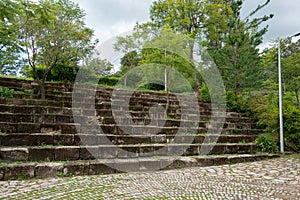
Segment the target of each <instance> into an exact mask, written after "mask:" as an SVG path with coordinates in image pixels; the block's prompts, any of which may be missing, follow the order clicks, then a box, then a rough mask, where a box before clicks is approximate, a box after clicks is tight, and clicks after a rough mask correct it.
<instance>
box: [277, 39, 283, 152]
mask: <svg viewBox="0 0 300 200" xmlns="http://www.w3.org/2000/svg"><path fill="white" fill-rule="evenodd" d="M278 82H279V123H280V153H284V138H283V114H282V80H281V49H280V40H279V42H278Z"/></svg>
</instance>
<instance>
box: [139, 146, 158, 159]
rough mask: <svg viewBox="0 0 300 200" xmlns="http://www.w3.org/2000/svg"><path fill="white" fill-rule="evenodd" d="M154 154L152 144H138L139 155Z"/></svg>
mask: <svg viewBox="0 0 300 200" xmlns="http://www.w3.org/2000/svg"><path fill="white" fill-rule="evenodd" d="M153 155H154V146H153V145H140V147H139V157H150V156H153Z"/></svg>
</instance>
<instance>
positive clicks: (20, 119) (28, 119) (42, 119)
mask: <svg viewBox="0 0 300 200" xmlns="http://www.w3.org/2000/svg"><path fill="white" fill-rule="evenodd" d="M129 115H131V114H129ZM100 116H101V115H100ZM100 116H99V117H98V123H99V124H124V125H126V124H127V125H130V124H132V123H134V124H135V125H149V124H151V125H154V126H159V127H161V126H165V127H180V126H185V127H193V126H198V127H209V126H213V127H215V126H219V125H220V126H221V125H223V128H238V129H251V128H255V127H256V124H255V123H243V122H235V123H231V122H226V120H225V122H224V123H222V124H221V122H217V121H216V122H213V121H212V122H208V121H199V122H197V121H189V120H185V119H184V118H183V119H182V120H181V119H171V118H162V117H164V115H159V114H157V116H155V114H154V115H153V116H152V117H153V119H150V118H149V117H131V116H128V117H125V114H124V115H123V117H117V118H112V117H102V116H101V117H100ZM119 116H122V115H119ZM74 117H75V118H76V119H77V121H80V122H81V123H88V121H89V118H88V117H84V116H76V115H75V116H72V115H60V114H42V115H40V114H17V113H1V112H0V121H1V122H11V123H75V122H74ZM181 117H184V116H181Z"/></svg>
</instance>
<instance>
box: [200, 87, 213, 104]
mask: <svg viewBox="0 0 300 200" xmlns="http://www.w3.org/2000/svg"><path fill="white" fill-rule="evenodd" d="M200 100H201V101H204V102H211V98H210V93H209V89H208V87H207V86H206V85H204V86H203V87H201V89H200Z"/></svg>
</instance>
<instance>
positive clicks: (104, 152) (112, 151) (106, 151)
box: [99, 146, 118, 159]
mask: <svg viewBox="0 0 300 200" xmlns="http://www.w3.org/2000/svg"><path fill="white" fill-rule="evenodd" d="M117 155H118V148H117V147H116V146H100V147H99V158H102V159H110V158H116V157H117Z"/></svg>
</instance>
